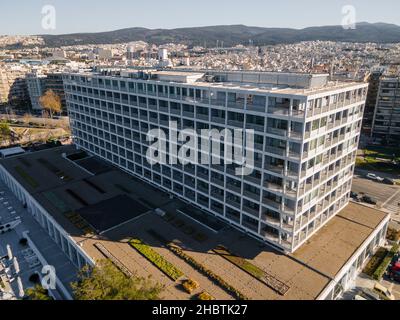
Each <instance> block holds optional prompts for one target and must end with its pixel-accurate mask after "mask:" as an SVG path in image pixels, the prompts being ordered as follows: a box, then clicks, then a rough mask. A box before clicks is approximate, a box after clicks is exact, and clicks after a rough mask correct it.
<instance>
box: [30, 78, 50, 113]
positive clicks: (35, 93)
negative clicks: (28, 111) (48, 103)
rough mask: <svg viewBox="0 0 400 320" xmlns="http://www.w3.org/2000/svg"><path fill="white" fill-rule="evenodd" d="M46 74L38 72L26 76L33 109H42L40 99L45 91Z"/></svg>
mask: <svg viewBox="0 0 400 320" xmlns="http://www.w3.org/2000/svg"><path fill="white" fill-rule="evenodd" d="M45 81H46V76H45V75H42V74H37V73H29V74H28V75H27V76H26V84H27V87H28V92H29V98H30V99H31V105H32V110H35V111H38V110H42V106H41V105H40V102H39V99H40V97H41V96H42V95H43V93H44V91H45V89H44V88H45Z"/></svg>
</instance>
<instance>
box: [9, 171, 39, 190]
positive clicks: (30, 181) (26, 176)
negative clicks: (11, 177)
mask: <svg viewBox="0 0 400 320" xmlns="http://www.w3.org/2000/svg"><path fill="white" fill-rule="evenodd" d="M14 169H15V171H16V172H17V173H18V174H19V175H20V176H21V178H22V179H24V180H25V182H26V183H28V184H29V185H30V186H31V187H32V188H37V187H39V183H37V182H36V180H35V179H33V178H32V177H31V176H30V175H29V174H27V173H26V172H25V170H24V169H22V168H21V167H20V166H16V167H14Z"/></svg>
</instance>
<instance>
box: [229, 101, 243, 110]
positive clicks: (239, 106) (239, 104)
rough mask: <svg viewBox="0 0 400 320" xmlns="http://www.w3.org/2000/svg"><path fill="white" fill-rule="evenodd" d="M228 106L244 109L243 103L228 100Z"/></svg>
mask: <svg viewBox="0 0 400 320" xmlns="http://www.w3.org/2000/svg"><path fill="white" fill-rule="evenodd" d="M228 108H232V109H239V110H244V103H242V102H230V101H228Z"/></svg>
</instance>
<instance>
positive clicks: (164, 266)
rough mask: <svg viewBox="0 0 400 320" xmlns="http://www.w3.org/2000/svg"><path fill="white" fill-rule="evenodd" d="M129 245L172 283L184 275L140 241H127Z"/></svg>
mask: <svg viewBox="0 0 400 320" xmlns="http://www.w3.org/2000/svg"><path fill="white" fill-rule="evenodd" d="M129 244H130V245H131V246H132V247H133V248H135V249H136V250H137V251H138V252H139V253H140V254H141V255H143V256H144V257H145V258H146V259H147V260H149V261H150V262H151V263H153V264H154V265H155V266H156V267H157V268H158V269H160V270H161V271H162V272H164V273H165V274H166V275H167V276H168V277H170V278H171V279H172V280H173V281H176V280H178V279H179V278H180V277H182V276H183V275H184V274H183V272H182V271H180V270H179V269H178V268H176V267H175V266H174V265H173V264H172V263H170V262H168V261H167V260H165V259H164V257H163V256H162V255H160V254H159V253H157V252H156V251H154V250H153V249H152V248H151V247H150V246H148V245H147V244H145V243H143V242H142V241H141V240H139V239H132V240H131V241H129Z"/></svg>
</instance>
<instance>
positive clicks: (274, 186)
mask: <svg viewBox="0 0 400 320" xmlns="http://www.w3.org/2000/svg"><path fill="white" fill-rule="evenodd" d="M264 187H265V188H267V189H269V190H273V191H276V192H283V186H282V185H279V184H277V183H274V182H270V181H264Z"/></svg>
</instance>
